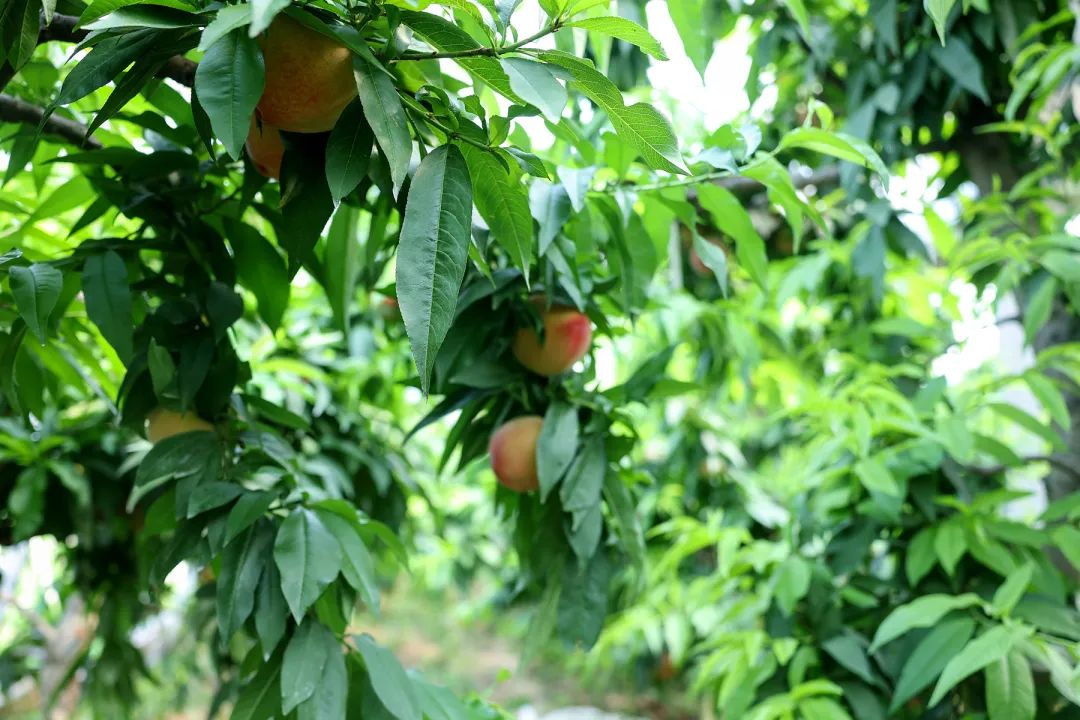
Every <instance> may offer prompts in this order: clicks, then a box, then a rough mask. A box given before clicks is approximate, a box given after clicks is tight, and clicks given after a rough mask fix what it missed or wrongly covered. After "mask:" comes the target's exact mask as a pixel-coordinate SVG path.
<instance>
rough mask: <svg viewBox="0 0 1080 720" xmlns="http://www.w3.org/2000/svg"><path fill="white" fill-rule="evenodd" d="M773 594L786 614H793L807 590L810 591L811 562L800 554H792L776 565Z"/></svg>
mask: <svg viewBox="0 0 1080 720" xmlns="http://www.w3.org/2000/svg"><path fill="white" fill-rule="evenodd" d="M773 582H774V585H773V594H774V596H775V597H776V603H777V605H779V607H780V610H781V611H782V612H783V613H784V614H785V615H789V616H790V615H791V614H792V613H793V612H794V611H795V605H796V604H798V602H799V600H801V599H802V598H803V597H804V596H805V595H806V593H807V592H809V591H810V563H808V562H806V561H805V560H803V559H802V558H801V557H799V556H798V555H791V556H790V557H788V558H786V559H785V560H784V561H783V562H781V563H780V564H779V565H777V567H776V571H775V572H774V573H773Z"/></svg>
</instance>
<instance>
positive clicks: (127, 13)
mask: <svg viewBox="0 0 1080 720" xmlns="http://www.w3.org/2000/svg"><path fill="white" fill-rule="evenodd" d="M199 24H200V21H199V17H198V16H197V15H194V14H192V13H190V12H178V11H176V10H172V9H169V8H163V7H155V6H154V5H136V6H133V7H125V8H120V9H118V10H114V11H113V12H111V13H109V14H108V15H106V16H105V17H102V18H99V19H98V20H95V21H94V22H92V23H85V24H83V25H82V28H83V29H84V30H95V31H99V32H100V31H102V30H116V29H132V28H155V29H159V30H175V29H178V28H193V27H197V26H198V25H199Z"/></svg>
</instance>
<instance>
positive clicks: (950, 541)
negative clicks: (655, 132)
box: [934, 522, 968, 575]
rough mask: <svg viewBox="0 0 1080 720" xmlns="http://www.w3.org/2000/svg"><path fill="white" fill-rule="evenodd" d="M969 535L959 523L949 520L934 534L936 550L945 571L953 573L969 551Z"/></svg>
mask: <svg viewBox="0 0 1080 720" xmlns="http://www.w3.org/2000/svg"><path fill="white" fill-rule="evenodd" d="M967 549H968V547H967V537H966V536H965V535H964V529H963V528H962V527H960V525H959V524H958V523H955V522H948V523H945V524H944V525H942V526H941V527H939V528H938V529H937V534H936V535H935V536H934V552H936V553H937V556H938V560H940V561H941V567H943V568H945V572H947V573H949V575H952V574H953V573H955V572H956V564H957V563H958V562H960V558H962V557H963V556H964V553H965V552H967Z"/></svg>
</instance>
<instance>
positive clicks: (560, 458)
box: [536, 401, 578, 502]
mask: <svg viewBox="0 0 1080 720" xmlns="http://www.w3.org/2000/svg"><path fill="white" fill-rule="evenodd" d="M577 446H578V413H577V408H576V407H574V406H573V405H569V404H567V403H564V402H560V401H555V402H553V403H551V405H549V406H548V409H547V412H546V413H545V414H544V424H543V425H542V426H541V428H540V438H539V440H538V441H537V444H536V468H537V472H538V474H539V476H540V501H541V502H544V501H545V500H547V496H548V494H550V493H551V491H552V490H553V489H554V488H555V486H556V485H557V484H558V483H559V480H561V479H562V476H563V474H564V473H565V472H566V470H567V468H569V467H570V463H572V462H573V461H574V453H576V452H577Z"/></svg>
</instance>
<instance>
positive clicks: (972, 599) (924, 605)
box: [870, 593, 982, 652]
mask: <svg viewBox="0 0 1080 720" xmlns="http://www.w3.org/2000/svg"><path fill="white" fill-rule="evenodd" d="M981 603H982V600H981V599H980V598H979V596H978V595H976V594H974V593H964V594H963V595H941V594H934V595H923V596H922V597H919V598H916V599H915V600H912V601H911V602H909V603H907V604H906V605H901V606H900V607H898V608H896V609H895V610H893V611H892V612H891V613H889V615H888V616H887V617H886V618H885V620H883V621H882V623H881V625H879V626H878V629H877V632H876V633H874V641H873V642H872V643H871V644H870V652H874V651H876V650H877V649H878V648H880V647H881V646H882V645H884V644H886V643H888V642H891V641H892V640H895V639H896V638H898V637H900V636H901V635H903V634H904V633H906V632H908V631H909V630H914V629H915V628H924V627H930V626H932V625H934V624H936V623H937V622H938V621H939V620H941V618H943V617H945V616H946V615H948V614H949V613H951V612H952V611H953V610H960V609H962V608H968V607H974V606H976V605H979V604H981Z"/></svg>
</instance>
